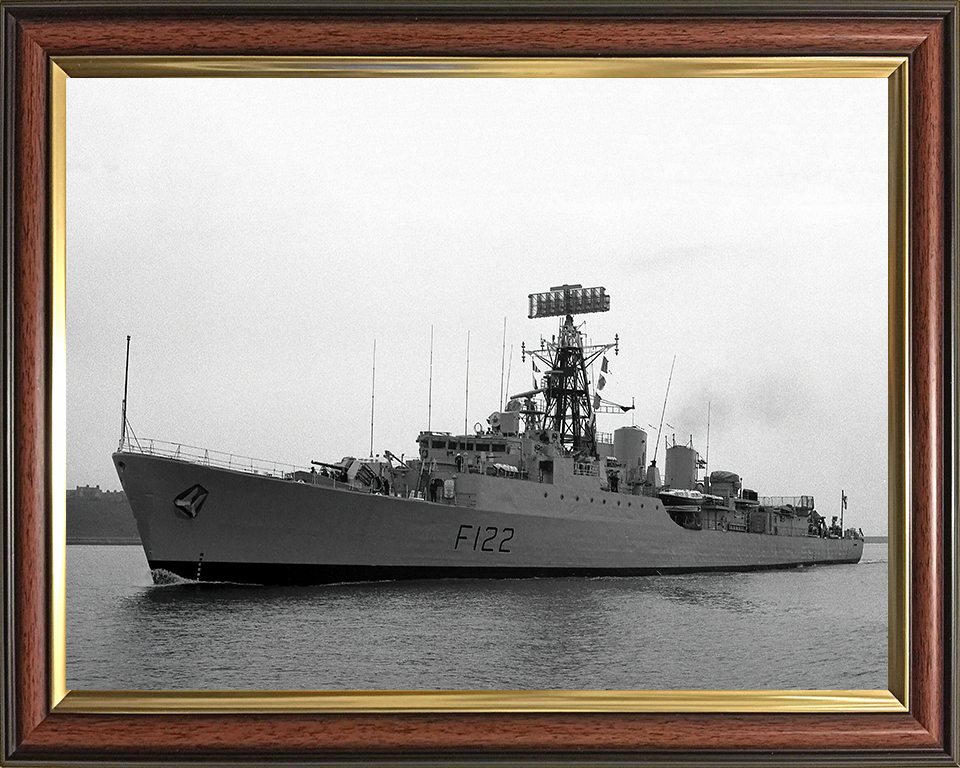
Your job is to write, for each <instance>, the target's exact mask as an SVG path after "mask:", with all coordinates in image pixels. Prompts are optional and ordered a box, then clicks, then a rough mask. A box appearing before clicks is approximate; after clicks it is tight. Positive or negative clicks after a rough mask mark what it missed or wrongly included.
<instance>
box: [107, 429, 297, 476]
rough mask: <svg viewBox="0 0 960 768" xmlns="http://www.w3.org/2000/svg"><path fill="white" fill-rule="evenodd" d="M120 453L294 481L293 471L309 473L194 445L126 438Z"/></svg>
mask: <svg viewBox="0 0 960 768" xmlns="http://www.w3.org/2000/svg"><path fill="white" fill-rule="evenodd" d="M120 450H121V451H127V452H129V453H142V454H146V455H148V456H163V457H165V458H168V459H179V460H180V461H187V462H190V463H191V464H202V465H204V466H209V467H219V468H221V469H232V470H235V471H237V472H246V473H248V474H251V475H266V476H268V477H277V478H281V479H288V480H289V479H293V473H294V472H307V473H309V472H310V471H311V468H310V467H304V466H298V465H296V464H286V463H284V462H282V461H270V460H269V459H255V458H252V457H250V456H240V455H238V454H236V453H226V452H224V451H211V450H210V449H209V448H198V447H197V446H195V445H185V444H184V443H171V442H168V441H166V440H155V439H153V438H135V437H127V439H126V441H125V442H124V443H123V445H121V446H120Z"/></svg>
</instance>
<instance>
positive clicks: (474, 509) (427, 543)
mask: <svg viewBox="0 0 960 768" xmlns="http://www.w3.org/2000/svg"><path fill="white" fill-rule="evenodd" d="M609 309H610V296H609V295H608V294H607V292H606V289H605V288H602V287H596V288H583V287H582V286H581V285H562V286H557V287H554V288H551V289H550V290H549V291H546V292H543V293H535V294H530V296H529V317H530V318H531V319H540V318H559V328H558V332H557V333H556V334H555V335H553V336H552V337H551V338H550V340H546V339H541V341H540V344H539V347H537V348H533V349H527V348H526V347H525V346H524V347H523V348H522V356H523V358H524V360H526V358H527V357H531V358H532V359H533V369H534V371H535V372H536V373H539V374H540V378H539V380H537V379H536V378H535V379H534V382H533V383H534V387H533V388H532V389H530V390H528V391H524V392H519V393H517V394H515V395H511V396H509V398H508V399H507V402H506V404H505V406H501V408H500V409H498V410H496V411H494V412H493V413H491V414H490V416H489V417H488V418H487V419H486V424H485V425H482V424H480V423H478V424H477V426H476V427H475V429H474V431H473V432H469V433H465V434H451V433H449V432H440V431H434V430H429V429H428V430H427V431H422V432H420V434H419V435H418V436H417V453H416V454H415V457H413V458H407V457H399V458H398V457H397V456H396V454H394V453H392V452H390V451H385V452H384V454H383V456H382V457H380V456H370V457H365V458H357V457H350V456H348V457H344V458H342V459H340V460H339V461H317V460H315V461H312V462H311V464H310V465H308V466H301V467H296V466H288V465H283V464H279V463H275V462H269V461H257V460H252V459H246V458H239V457H237V456H234V455H232V454H225V453H217V452H214V451H210V450H203V449H195V448H190V447H187V446H184V445H180V444H176V443H169V442H163V441H159V440H145V439H138V438H136V437H134V436H132V435H131V434H130V433H129V431H128V429H127V427H128V422H127V416H126V376H125V383H124V388H125V393H124V400H123V416H122V426H121V438H120V445H119V448H118V450H117V451H116V452H115V453H114V454H113V461H114V465H115V467H116V470H117V474H118V476H119V478H120V482H121V484H122V486H123V490H124V492H125V493H126V495H127V498H128V500H129V503H130V506H131V508H132V510H133V514H134V517H135V519H136V524H137V529H138V532H139V535H140V539H141V542H142V544H143V549H144V552H145V554H146V558H147V561H148V563H149V565H150V568H151V571H152V573H153V578H154V581H156V582H158V583H159V582H164V581H168V580H170V579H171V578H177V577H178V578H180V579H187V580H190V581H198V582H231V583H242V584H284V585H286V584H296V585H309V584H329V583H337V582H353V581H378V580H399V579H437V578H469V579H474V578H498V579H503V578H531V577H578V576H579V577H598V576H640V575H647V574H669V573H689V572H697V571H746V570H755V569H772V568H789V567H795V566H802V565H804V566H805V565H815V564H832V563H857V562H858V561H859V560H860V557H861V555H862V553H863V534H862V532H861V531H858V530H855V529H852V528H849V529H846V530H844V529H843V523H842V517H843V513H842V510H843V508H844V507H845V506H846V497H845V496H843V497H842V505H841V514H840V522H839V523H838V522H837V518H836V517H833V518H832V520H831V523H830V524H827V522H826V518H824V517H823V516H821V515H820V514H819V513H818V512H817V510H816V508H815V503H814V498H813V496H792V497H766V496H760V495H759V494H758V493H757V492H756V491H754V490H752V489H749V488H745V487H743V483H742V481H741V477H740V475H739V474H737V473H735V472H730V471H712V472H708V471H707V467H706V464H705V462H704V461H703V460H701V458H700V455H699V453H698V452H697V451H696V450H695V449H694V447H693V445H692V442H691V443H689V444H687V445H682V444H676V442H675V441H674V444H673V445H670V446H668V447H667V448H666V451H665V456H664V472H663V474H662V475H661V472H660V468H659V467H658V466H657V463H656V457H657V450H656V448H658V447H659V444H660V435H659V434H658V435H657V442H656V445H655V448H654V451H653V454H654V455H653V458H652V459H651V460H650V461H649V462H648V461H647V433H646V431H644V430H643V429H641V428H639V427H637V426H623V427H620V428H618V429H616V430H615V431H614V432H613V433H612V434H609V433H603V432H599V431H598V430H597V414H598V413H626V412H627V411H628V410H630V408H631V407H632V406H624V405H618V404H616V403H612V402H610V401H607V400H604V399H602V398H601V397H600V394H599V392H600V390H602V389H603V386H604V382H605V380H604V374H605V373H607V371H608V365H609V359H608V357H607V356H608V355H609V354H611V353H612V354H613V355H617V354H619V351H620V348H619V336H615V337H614V341H613V343H606V344H591V343H588V342H587V339H586V337H585V335H584V332H583V324H582V323H581V324H580V325H578V324H577V323H576V322H575V320H574V318H575V317H576V316H578V315H584V314H589V313H595V312H606V311H609ZM555 322H557V321H556V320H555ZM127 359H128V366H127V370H128V371H129V337H128V339H127ZM538 363H539V366H542V368H541V367H539V366H538ZM597 365H599V368H600V374H599V377H598V378H597V379H596V385H595V386H594V384H593V381H594V380H593V377H592V373H593V372H594V366H597ZM664 407H666V403H665V404H664ZM661 427H662V421H661ZM371 448H372V447H371ZM371 453H372V450H371ZM701 471H702V474H701Z"/></svg>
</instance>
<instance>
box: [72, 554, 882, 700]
mask: <svg viewBox="0 0 960 768" xmlns="http://www.w3.org/2000/svg"><path fill="white" fill-rule="evenodd" d="M67 685H68V687H69V688H71V689H141V690H160V689H221V690H279V689H282V690H291V689H292V690H298V689H299V690H321V689H334V690H336V689H341V690H342V689H376V690H386V689H402V690H436V689H491V690H494V689H496V690H504V689H505V690H529V689H608V690H609V689H643V690H652V689H723V690H728V689H820V688H826V689H830V688H833V689H858V690H863V689H886V687H887V545H886V544H865V545H864V555H863V559H862V560H861V562H860V563H859V564H857V565H830V566H811V567H801V568H793V569H789V570H783V571H757V572H752V573H704V574H687V575H678V576H644V577H631V578H595V579H589V578H570V579H526V580H463V581H460V580H437V581H411V582H379V583H370V584H344V585H328V586H318V587H250V586H230V585H207V584H204V585H198V584H192V583H174V584H166V585H154V584H153V582H152V580H151V578H150V572H149V569H148V567H147V562H146V559H145V557H144V555H143V550H142V549H141V548H140V547H139V546H90V545H75V546H68V547H67Z"/></svg>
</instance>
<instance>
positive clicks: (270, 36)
mask: <svg viewBox="0 0 960 768" xmlns="http://www.w3.org/2000/svg"><path fill="white" fill-rule="evenodd" d="M957 11H958V6H957V2H942V1H941V0H931V1H930V2H919V1H917V0H914V1H911V2H905V1H903V0H890V1H889V2H886V1H884V0H873V1H872V2H859V0H850V2H845V3H841V2H840V0H828V1H826V2H819V1H818V0H809V1H803V0H784V2H781V3H775V4H772V3H769V2H760V3H756V2H750V0H739V1H738V0H714V1H712V2H703V1H702V0H689V1H688V2H685V3H683V4H669V3H655V2H651V3H643V2H613V3H611V2H606V0H600V1H599V2H596V3H592V4H587V3H577V2H574V3H558V2H553V3H520V2H510V1H509V0H507V1H506V2H486V3H484V2H472V3H457V2H447V3H443V2H435V3H433V4H428V3H419V4H415V5H414V4H409V3H404V4H399V5H397V4H392V5H389V4H387V3H385V2H382V3H376V4H368V5H357V4H344V3H336V2H334V3H329V2H326V3H324V2H323V0H321V2H312V3H298V2H269V0H260V1H259V2H257V1H256V0H254V1H253V2H237V1H236V0H224V1H223V2H218V1H217V0H213V1H212V2H209V1H208V2H201V3H195V2H186V1H182V0H181V1H178V0H175V1H174V2H165V1H164V0H153V1H152V2H151V1H149V0H148V1H145V2H130V1H129V0H117V1H116V2H109V1H108V0H104V1H102V2H101V1H94V0H59V1H57V2H16V1H2V2H0V16H2V41H3V56H2V64H0V66H2V72H0V79H2V83H3V110H2V120H3V122H2V125H0V132H2V137H3V148H2V157H3V207H2V212H3V213H2V252H3V258H2V265H3V271H2V289H3V356H2V366H3V368H2V370H3V395H4V402H3V422H4V438H5V439H4V441H3V444H2V456H3V478H4V484H3V505H4V528H3V537H4V570H3V587H4V593H3V595H4V597H3V602H4V623H3V641H4V642H3V648H4V658H3V665H4V666H3V701H2V706H3V722H2V727H3V743H2V746H0V748H2V752H0V760H2V761H3V762H5V763H6V764H9V765H28V764H30V765H35V764H44V765H46V764H50V763H51V762H57V763H63V762H79V761H91V760H94V761H96V762H97V763H105V762H126V763H143V762H146V761H155V760H164V761H172V762H184V763H186V762H195V761H199V760H203V761H221V762H256V763H261V762H266V761H307V760H309V761H323V762H367V763H371V762H412V763H415V764H426V763H441V762H442V763H452V762H458V763H467V762H482V763H491V762H498V763H502V762H510V763H517V762H527V763H537V762H540V763H542V762H547V763H573V762H587V763H608V762H611V763H612V762H616V763H626V762H629V763H640V762H642V763H644V764H650V765H654V764H671V765H673V764H678V763H693V762H696V763H702V764H714V765H721V764H722V765H729V764H751V765H761V764H762V765H767V764H777V765H784V764H817V765H820V764H831V765H841V764H842V765H850V764H870V765H891V766H892V765H903V764H905V763H908V762H909V763H910V764H913V765H920V764H924V765H952V766H956V765H958V743H957V742H958V726H957V717H958V716H957V708H958V705H957V696H958V685H957V669H956V667H957V652H956V650H955V645H956V642H957V634H956V629H957V624H956V619H957V613H956V609H957V604H956V601H957V585H956V573H957V571H956V562H955V557H956V525H957V519H956V509H955V506H954V504H955V500H956V490H957V489H956V471H955V470H956V448H957V432H956V430H957V421H956V418H957V414H956V409H955V406H956V379H955V363H956V358H955V354H956V330H957V329H956V314H957V301H958V295H957V284H956V277H957V270H956V266H957V265H956V261H957V239H956V238H957V215H956V214H957V62H958V60H957V54H958V48H957V24H958V13H957ZM120 53H122V54H191V55H198V54H245V55H254V54H257V55H297V54H301V55H307V54H309V55H338V56H344V55H379V56H389V55H446V56H450V55H480V56H507V55H509V56H573V55H577V56H596V55H605V56H613V55H616V56H653V55H658V56H670V55H683V56H700V55H703V56H706V55H712V56H722V55H781V56H790V55H836V54H858V55H883V56H888V55H892V56H907V57H908V58H909V66H910V99H909V144H910V158H909V160H910V168H911V169H910V173H911V176H910V185H909V189H908V197H909V205H910V226H911V229H910V232H911V235H910V254H909V260H910V276H909V277H910V307H909V314H910V328H911V333H912V342H911V368H910V370H908V371H907V376H908V378H909V380H910V382H911V387H912V402H911V404H910V418H911V424H912V432H911V443H910V445H911V449H912V454H911V456H910V462H911V469H910V475H911V488H910V507H911V508H910V521H911V523H910V524H911V537H912V539H911V550H910V552H909V553H908V554H909V558H910V562H911V567H912V581H911V590H912V591H911V595H910V609H911V610H910V626H911V637H912V649H911V653H910V656H909V659H908V665H909V675H910V702H911V705H910V711H909V713H903V714H833V715H822V714H810V715H783V714H772V713H771V714H756V715H753V714H739V715H724V714H693V715H670V714H578V715H569V714H568V715H540V714H522V715H520V714H517V715H511V714H473V715H468V714H439V715H426V714H397V715H372V714H367V715H356V714H352V715H351V714H343V715H322V716H309V715H293V714H290V715H278V714H257V715H190V716H176V715H135V716H107V715H93V714H85V715H84V714H79V715H78V714H72V715H70V714H64V713H57V712H55V711H54V712H51V711H50V707H49V698H48V690H49V663H48V661H49V659H48V648H49V626H50V624H49V613H48V609H47V596H48V594H49V589H48V587H49V563H48V556H47V544H46V542H47V540H48V532H49V515H48V510H49V508H50V494H51V491H50V488H51V480H50V472H49V470H50V467H49V458H48V457H49V455H50V444H51V435H50V413H49V405H48V403H49V396H50V387H51V381H50V374H49V369H50V366H49V360H50V342H49V339H50V328H51V325H50V323H51V319H50V306H51V287H50V280H49V263H48V259H49V255H48V254H49V247H48V236H49V232H48V223H47V222H48V215H47V214H48V208H47V205H48V171H47V169H48V159H49V155H48V153H49V143H48V142H49V139H48V131H47V120H48V114H49V112H48V110H49V106H50V105H49V91H48V78H49V67H50V58H51V56H59V55H98V54H120Z"/></svg>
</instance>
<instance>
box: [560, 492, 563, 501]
mask: <svg viewBox="0 0 960 768" xmlns="http://www.w3.org/2000/svg"><path fill="white" fill-rule="evenodd" d="M560 501H563V494H562V493H561V494H560Z"/></svg>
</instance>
